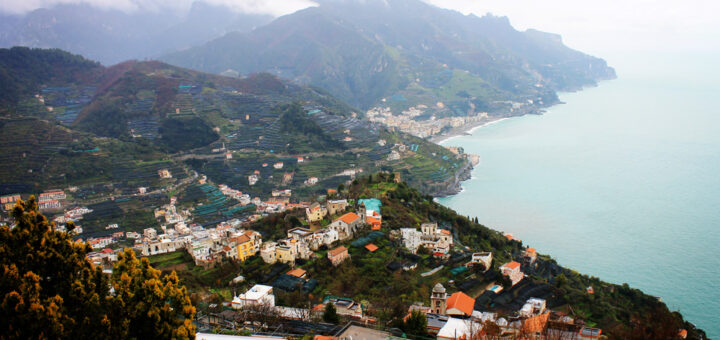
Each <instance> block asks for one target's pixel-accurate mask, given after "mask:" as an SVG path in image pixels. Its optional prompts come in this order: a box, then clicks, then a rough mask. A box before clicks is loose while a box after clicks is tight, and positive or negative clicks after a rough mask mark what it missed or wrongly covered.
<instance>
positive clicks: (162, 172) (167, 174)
mask: <svg viewBox="0 0 720 340" xmlns="http://www.w3.org/2000/svg"><path fill="white" fill-rule="evenodd" d="M158 176H160V178H172V174H171V173H170V171H168V169H160V170H158Z"/></svg>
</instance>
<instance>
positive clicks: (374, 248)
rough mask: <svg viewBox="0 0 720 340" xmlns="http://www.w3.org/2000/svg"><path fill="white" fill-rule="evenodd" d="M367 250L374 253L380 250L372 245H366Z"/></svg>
mask: <svg viewBox="0 0 720 340" xmlns="http://www.w3.org/2000/svg"><path fill="white" fill-rule="evenodd" d="M365 249H367V250H369V251H370V252H371V253H372V252H374V251H376V250H378V246H376V245H374V244H372V243H368V244H366V245H365Z"/></svg>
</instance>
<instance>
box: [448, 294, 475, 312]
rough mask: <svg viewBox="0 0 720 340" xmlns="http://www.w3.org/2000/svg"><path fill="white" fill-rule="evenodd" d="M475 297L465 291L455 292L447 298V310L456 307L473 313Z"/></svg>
mask: <svg viewBox="0 0 720 340" xmlns="http://www.w3.org/2000/svg"><path fill="white" fill-rule="evenodd" d="M474 306H475V299H473V298H471V297H469V296H467V294H465V293H463V292H455V293H453V295H450V297H449V298H448V300H447V310H450V309H453V308H456V309H458V310H459V311H461V312H463V313H464V314H465V315H472V312H473V307H474Z"/></svg>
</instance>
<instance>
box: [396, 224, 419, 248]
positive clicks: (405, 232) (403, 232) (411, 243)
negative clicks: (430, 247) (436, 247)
mask: <svg viewBox="0 0 720 340" xmlns="http://www.w3.org/2000/svg"><path fill="white" fill-rule="evenodd" d="M400 237H401V238H402V242H403V245H404V246H405V248H407V249H408V250H409V251H410V252H411V253H413V254H415V253H416V252H417V250H418V248H419V247H420V244H421V238H422V233H421V232H419V231H418V230H417V229H415V228H401V229H400Z"/></svg>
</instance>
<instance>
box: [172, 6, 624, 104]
mask: <svg viewBox="0 0 720 340" xmlns="http://www.w3.org/2000/svg"><path fill="white" fill-rule="evenodd" d="M162 59H163V60H165V61H167V62H169V63H171V64H176V65H181V66H184V67H189V68H193V69H199V70H203V71H206V72H214V73H219V72H222V71H224V70H227V69H233V70H236V71H238V72H239V73H243V74H246V73H252V72H259V71H263V72H271V73H273V74H276V75H279V76H281V77H285V78H289V79H293V80H295V81H297V82H301V83H308V84H313V85H316V86H319V87H323V88H325V89H328V90H329V91H330V92H331V93H333V94H334V95H336V96H338V97H339V98H341V99H343V100H345V101H347V102H348V103H350V104H351V105H355V106H358V107H360V108H363V109H367V108H370V107H372V106H375V105H378V104H381V103H384V104H387V105H391V102H393V101H396V102H402V103H400V105H398V106H397V108H399V109H402V108H407V107H410V106H413V105H417V104H424V105H427V106H435V104H436V103H437V102H438V101H441V102H443V103H444V104H445V105H443V106H444V107H446V108H447V109H446V111H451V112H450V113H449V114H459V115H463V114H467V113H471V112H473V111H483V110H485V111H493V110H495V109H496V108H495V107H494V105H495V104H496V102H498V101H516V102H526V101H528V100H531V101H533V102H536V103H540V106H543V105H549V104H553V103H555V102H556V101H557V97H556V95H555V91H560V90H563V91H566V90H576V89H579V88H581V87H582V86H588V85H594V84H595V83H596V81H597V80H600V79H607V78H612V77H614V75H615V74H614V70H613V69H612V68H610V67H608V66H607V64H606V63H605V61H603V60H601V59H598V58H595V57H591V56H588V55H585V54H583V53H581V52H578V51H575V50H572V49H570V48H568V47H566V46H565V45H563V44H562V41H561V39H560V37H559V36H558V35H554V34H549V33H543V32H539V31H535V30H528V31H525V32H520V31H517V30H515V29H514V28H513V27H512V26H511V25H510V23H509V21H508V19H507V18H504V17H495V16H491V15H486V16H484V17H476V16H474V15H469V16H465V15H462V14H461V13H459V12H456V11H452V10H446V9H441V8H438V7H435V6H432V5H429V4H426V3H423V2H421V1H419V0H388V1H380V0H369V1H355V0H347V1H321V2H320V4H319V6H317V7H311V8H307V9H304V10H301V11H298V12H296V13H293V14H289V15H286V16H283V17H280V18H278V19H276V20H274V21H273V22H271V23H270V24H268V25H266V26H263V27H259V28H257V29H255V30H254V31H252V32H246V33H239V32H234V33H230V34H227V35H225V36H224V37H221V38H218V39H216V40H213V41H211V42H208V43H206V44H204V45H202V46H198V47H194V48H191V49H189V50H186V51H181V52H177V53H173V54H170V55H167V56H165V57H163V58H162ZM383 99H384V101H383ZM443 106H441V107H443ZM440 111H442V110H440Z"/></svg>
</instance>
